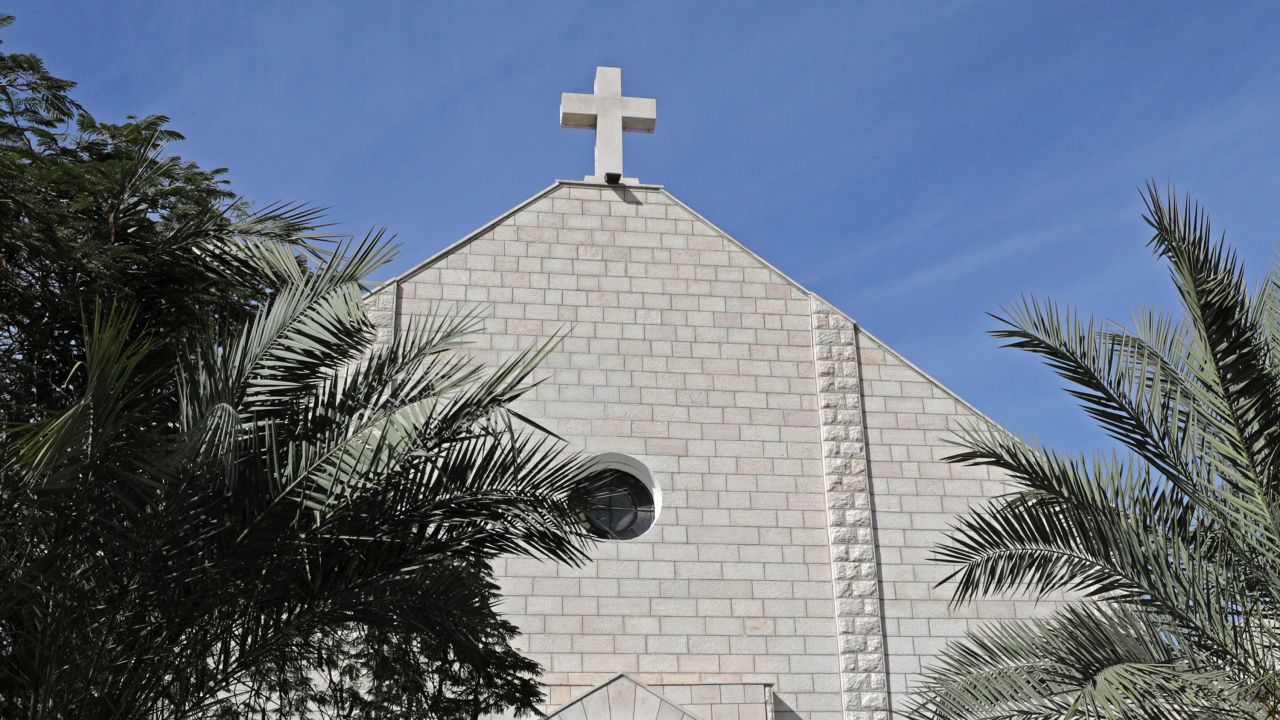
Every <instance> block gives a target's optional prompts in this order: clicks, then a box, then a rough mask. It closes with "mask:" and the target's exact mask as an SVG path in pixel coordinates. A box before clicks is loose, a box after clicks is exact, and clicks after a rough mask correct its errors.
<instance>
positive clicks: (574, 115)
mask: <svg viewBox="0 0 1280 720" xmlns="http://www.w3.org/2000/svg"><path fill="white" fill-rule="evenodd" d="M597 115H598V107H597V105H596V96H595V95H587V94H585V93H562V94H561V95H560V127H567V128H594V127H595V126H596V117H597Z"/></svg>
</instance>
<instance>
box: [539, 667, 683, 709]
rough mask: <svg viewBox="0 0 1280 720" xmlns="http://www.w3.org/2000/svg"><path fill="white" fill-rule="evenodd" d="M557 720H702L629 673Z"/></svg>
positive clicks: (574, 704)
mask: <svg viewBox="0 0 1280 720" xmlns="http://www.w3.org/2000/svg"><path fill="white" fill-rule="evenodd" d="M549 718H556V720H698V717H697V716H696V715H694V714H693V713H691V712H689V711H687V710H685V709H684V708H681V707H680V706H679V705H676V704H675V703H673V702H671V701H670V700H668V699H666V698H664V697H662V696H661V695H659V694H658V693H656V692H654V691H653V690H650V689H649V687H648V686H647V685H645V684H644V683H642V682H640V681H639V680H636V679H635V678H633V677H631V676H630V675H627V674H625V673H623V674H619V675H615V676H614V677H613V678H612V679H610V680H608V681H607V682H604V683H601V684H600V685H597V686H596V687H595V688H593V689H592V690H591V691H590V692H588V693H586V694H585V695H583V696H582V697H579V698H577V699H576V700H574V701H573V702H571V703H569V704H568V705H565V706H564V707H562V708H560V709H559V710H557V711H556V712H554V713H552V714H551V715H550V716H549Z"/></svg>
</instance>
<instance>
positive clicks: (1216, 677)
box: [910, 186, 1280, 720]
mask: <svg viewBox="0 0 1280 720" xmlns="http://www.w3.org/2000/svg"><path fill="white" fill-rule="evenodd" d="M1145 200H1146V204H1147V213H1146V215H1145V219H1146V221H1147V222H1148V223H1149V224H1150V226H1151V227H1152V229H1153V230H1154V235H1153V237H1152V239H1151V247H1152V248H1153V249H1154V251H1155V253H1156V254H1157V255H1158V256H1159V257H1161V258H1163V259H1164V260H1165V261H1166V262H1167V263H1168V265H1169V267H1170V270H1171V273H1172V277H1173V281H1174V284H1175V286H1176V288H1177V291H1178V295H1179V297H1180V298H1181V304H1182V307H1183V313H1182V317H1180V318H1172V317H1165V316H1162V315H1159V314H1156V313H1154V312H1149V313H1145V314H1141V315H1139V316H1138V317H1137V318H1136V320H1135V323H1134V327H1133V328H1131V329H1126V328H1124V327H1121V326H1119V325H1115V324H1111V323H1101V322H1094V321H1091V320H1086V319H1082V318H1081V317H1079V316H1078V315H1077V314H1076V313H1074V312H1072V311H1070V310H1066V309H1063V308H1061V307H1059V306H1057V305H1054V304H1052V303H1043V302H1037V301H1034V300H1032V301H1026V302H1024V303H1023V304H1022V305H1020V306H1018V307H1016V308H1015V309H1013V310H1012V311H1010V312H1008V313H1007V314H1006V316H1005V317H1004V318H1002V321H1003V325H1004V327H1002V328H1001V329H999V330H998V331H996V333H995V334H996V335H997V336H998V337H1000V338H1003V339H1006V340H1008V341H1009V345H1010V346H1012V347H1015V348H1019V349H1022V350H1026V351H1029V352H1031V353H1034V354H1036V355H1038V356H1040V357H1041V358H1043V360H1044V361H1045V362H1046V363H1047V364H1048V365H1049V367H1051V368H1052V369H1053V370H1054V371H1055V372H1056V373H1057V374H1058V375H1060V376H1061V377H1063V378H1064V379H1066V380H1067V381H1068V382H1069V383H1071V385H1072V387H1071V389H1070V390H1069V392H1070V393H1071V394H1072V395H1073V396H1074V397H1075V398H1077V399H1078V400H1079V401H1080V402H1081V404H1082V406H1083V407H1084V409H1085V410H1086V411H1087V412H1088V414H1089V415H1090V416H1092V418H1093V419H1094V420H1096V421H1097V422H1098V424H1099V425H1100V426H1101V427H1102V428H1103V429H1105V430H1106V432H1107V433H1109V434H1110V436H1111V437H1112V438H1114V439H1115V440H1116V441H1117V442H1118V443H1119V445H1121V446H1122V448H1123V452H1117V453H1115V454H1111V455H1106V454H1099V455H1095V456H1092V457H1084V456H1081V455H1076V454H1068V453H1061V452H1057V451H1054V450H1049V449H1045V448H1043V447H1039V446H1037V445H1035V444H1033V443H1031V442H1027V441H1023V440H1019V439H1016V438H1013V437H1010V436H1008V435H1006V434H1002V433H998V432H991V431H982V430H974V431H972V432H970V433H969V434H968V435H967V436H966V437H964V438H963V440H962V443H961V444H962V445H963V446H964V448H963V450H962V451H961V452H959V453H958V454H956V455H955V456H954V457H952V458H951V460H952V461H953V462H958V463H966V464H973V465H985V466H990V467H994V468H998V469H999V470H1002V471H1004V473H1005V474H1007V476H1008V477H1009V479H1010V482H1011V484H1012V485H1013V489H1012V492H1011V493H1010V494H1009V495H1007V496H1005V497H1003V498H1001V499H1000V500H998V501H997V502H995V503H994V504H992V505H991V506H989V507H986V508H984V509H981V510H978V511H974V512H972V513H970V514H969V515H967V516H965V517H963V518H962V519H960V521H959V522H958V524H957V525H956V527H955V529H954V531H953V532H952V533H951V535H950V537H949V538H948V539H947V540H946V541H945V542H944V544H943V545H941V546H940V547H939V559H940V560H941V561H942V562H945V563H949V564H950V565H952V566H953V567H954V572H953V573H952V574H951V576H950V577H949V578H948V581H949V582H953V583H954V588H955V590H954V600H955V602H956V603H965V602H969V601H971V600H973V599H974V598H976V597H977V596H979V595H983V594H989V593H1007V592H1013V591H1022V592H1028V593H1031V594H1034V595H1036V596H1041V597H1043V596H1046V595H1050V594H1052V593H1057V592H1065V593H1068V594H1069V595H1072V596H1074V597H1077V598H1079V601H1078V602H1073V603H1071V604H1070V605H1067V606H1065V607H1063V608H1062V609H1061V610H1059V611H1058V612H1057V613H1056V614H1055V615H1053V616H1052V617H1050V618H1048V619H1045V620H1041V621H1027V622H1015V623H1008V624H1003V625H997V626H994V627H990V628H988V629H986V630H979V631H977V632H975V633H973V634H971V635H970V637H969V638H967V639H966V640H964V641H961V642H958V643H955V644H953V645H952V646H951V647H949V648H948V649H947V651H946V652H945V653H944V655H943V657H942V659H941V661H940V662H939V663H938V664H937V665H935V666H934V667H933V668H931V669H929V670H928V671H927V672H926V674H925V677H924V680H923V681H922V683H921V684H920V685H919V687H918V688H917V691H916V693H915V695H914V696H913V698H912V702H911V712H910V715H911V716H912V717H914V718H931V719H941V718H955V719H960V718H965V719H974V720H976V719H979V718H983V719H995V718H1011V719H1012V718H1028V719H1029V718H1046V719H1047V718H1080V719H1082V720H1083V719H1085V718H1152V719H1155V718H1262V717H1280V713H1278V710H1277V708H1278V707H1280V706H1278V705H1277V703H1278V702H1280V678H1278V677H1277V670H1278V669H1280V665H1278V664H1277V661H1278V660H1280V656H1278V655H1277V650H1278V649H1280V646H1278V643H1280V627H1278V625H1277V621H1280V609H1278V608H1277V598H1278V597H1280V464H1278V463H1277V459H1280V274H1278V273H1280V270H1277V271H1273V274H1272V275H1271V276H1270V277H1268V278H1267V279H1266V282H1265V284H1264V285H1263V286H1262V287H1261V288H1258V289H1257V290H1256V291H1251V290H1250V288H1249V287H1248V284H1247V282H1246V279H1245V277H1244V274H1243V272H1242V269H1241V266H1240V263H1239V262H1238V260H1237V258H1236V256H1235V255H1234V254H1233V252H1232V251H1231V250H1230V249H1229V247H1227V246H1226V244H1225V241H1224V240H1223V239H1221V238H1215V237H1214V236H1213V234H1212V232H1211V229H1210V225H1209V220H1208V217H1207V215H1206V214H1205V213H1204V211H1203V210H1201V209H1200V208H1199V207H1198V206H1196V205H1193V204H1191V203H1190V201H1188V202H1186V203H1184V204H1183V205H1181V206H1179V204H1178V203H1177V201H1176V198H1175V197H1174V196H1173V194H1172V193H1169V194H1168V195H1167V196H1165V197H1164V198H1162V197H1161V195H1160V194H1159V192H1158V191H1157V189H1156V188H1155V187H1154V186H1148V188H1147V192H1146V194H1145Z"/></svg>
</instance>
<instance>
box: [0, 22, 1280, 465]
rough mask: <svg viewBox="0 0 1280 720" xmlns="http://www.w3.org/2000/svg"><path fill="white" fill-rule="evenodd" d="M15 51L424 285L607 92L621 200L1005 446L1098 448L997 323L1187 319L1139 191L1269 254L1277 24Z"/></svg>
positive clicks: (494, 36) (905, 25) (596, 26)
mask: <svg viewBox="0 0 1280 720" xmlns="http://www.w3.org/2000/svg"><path fill="white" fill-rule="evenodd" d="M10 12H13V13H14V14H16V15H17V17H18V20H17V23H16V24H15V25H14V26H13V27H12V28H11V29H10V30H9V31H7V32H6V34H5V36H4V39H5V41H6V45H5V47H6V48H7V49H9V50H11V51H33V52H36V53H38V54H40V55H42V56H44V57H45V59H46V61H47V62H48V64H49V66H50V67H51V69H52V70H53V71H54V72H55V73H57V74H59V75H61V76H63V77H66V78H69V79H72V80H76V81H78V82H79V83H80V86H79V88H78V90H77V93H76V96H77V98H78V99H79V100H80V101H81V102H82V103H84V104H85V105H86V106H87V107H88V108H89V109H90V110H91V111H92V112H93V113H94V114H95V115H97V116H98V117H99V118H100V119H104V120H117V119H120V118H122V117H123V116H124V115H126V114H134V115H145V114H150V113H160V114H165V115H168V116H170V117H171V118H172V119H173V127H174V128H175V129H177V130H179V131H180V132H182V133H184V134H185V135H186V136H187V137H188V140H187V141H185V142H183V143H180V144H179V145H177V146H175V147H174V151H175V152H177V153H179V154H181V155H183V156H185V157H189V158H192V159H195V160H197V161H198V162H200V163H201V164H202V165H205V166H211V167H213V166H217V167H226V168H229V169H230V175H229V177H230V179H231V180H232V182H233V187H234V188H235V189H236V190H237V191H239V192H241V193H243V194H244V195H246V196H247V197H249V198H251V199H253V200H255V201H257V202H260V203H266V202H269V201H274V200H305V201H309V202H311V203H314V204H317V205H322V206H328V207H330V208H331V212H330V215H331V218H332V219H333V220H334V221H336V222H338V223H339V226H340V227H341V228H343V229H345V230H349V231H363V230H364V229H366V228H368V227H372V226H386V227H387V228H389V229H390V230H391V231H393V232H395V233H397V234H398V237H399V240H400V242H401V243H402V244H403V252H402V254H401V256H400V258H399V260H398V262H397V263H396V264H395V266H393V267H392V268H390V269H389V271H388V273H387V274H390V273H391V272H394V271H397V270H400V269H404V268H406V267H408V266H410V265H412V264H414V263H416V262H417V261H419V260H421V259H423V258H425V257H426V256H428V255H430V254H431V253H433V252H434V251H436V250H438V249H439V248H441V247H443V246H445V245H447V244H448V243H450V242H452V241H453V240H455V239H457V238H458V237H460V236H462V235H465V234H466V233H467V232H469V231H470V230H471V229H473V228H475V227H476V226H479V225H480V224H482V223H484V222H486V221H488V220H489V219H491V218H492V217H494V216H496V215H498V214H500V213H501V212H503V211H505V210H506V209H508V208H509V207H511V206H512V205H514V204H516V203H517V202H519V201H521V200H523V199H524V198H526V197H528V196H529V195H532V194H533V193H535V192H536V191H538V190H540V189H541V188H543V187H545V186H546V185H548V184H549V183H550V182H551V181H552V180H554V179H556V178H579V177H581V176H583V175H585V174H588V173H589V172H590V171H591V163H592V159H591V158H592V142H591V134H590V133H589V132H584V131H580V130H563V129H560V128H559V126H558V122H557V116H556V111H557V107H558V103H559V97H560V93H561V92H562V91H574V92H590V89H591V82H592V76H593V73H594V68H595V66H596V65H616V66H620V67H622V68H623V91H624V93H625V94H628V95H637V96H646V97H656V98H657V99H658V110H659V112H658V115H659V120H658V127H657V132H656V134H654V135H652V136H638V135H628V137H627V141H626V160H627V165H626V168H627V174H628V175H634V176H637V177H639V178H640V179H641V180H643V181H646V182H655V183H662V184H665V185H666V186H667V187H668V189H670V190H671V191H672V192H673V193H674V194H675V195H676V196H678V197H680V198H681V199H683V200H684V201H686V202H688V203H689V204H690V205H692V206H693V207H694V208H695V209H697V210H698V211H699V212H701V213H702V214H703V215H705V216H707V217H708V218H709V219H711V220H712V222H715V223H716V224H718V225H719V226H720V227H722V228H723V229H725V230H726V231H727V232H729V233H730V234H732V235H734V236H735V237H736V238H737V239H739V240H740V241H742V242H743V243H745V244H747V245H748V246H749V247H751V248H752V249H754V250H755V251H757V252H758V253H760V254H761V255H763V256H764V257H765V258H766V259H768V260H770V261H771V262H772V263H774V264H775V265H776V266H778V267H779V268H781V269H782V270H783V271H785V272H787V273H788V274H790V275H791V276H792V277H794V278H795V279H797V280H798V281H799V282H801V283H802V284H804V285H806V286H807V287H809V288H811V289H813V290H815V291H816V292H818V293H819V294H821V295H823V296H825V297H826V298H828V299H830V300H831V301H833V302H835V303H836V304H837V305H839V306H840V307H842V308H843V309H845V310H846V311H848V312H849V313H850V314H851V315H852V316H853V317H854V318H855V319H857V320H858V321H859V322H861V323H862V324H863V325H864V326H865V327H866V328H868V329H869V330H870V331H871V332H872V333H874V334H876V335H878V336H879V337H881V338H882V339H884V340H885V341H887V342H888V343H889V344H891V345H892V346H893V347H895V348H897V349H898V350H900V351H901V352H903V353H904V354H905V355H906V356H907V357H908V358H910V359H911V360H912V361H914V362H915V363H917V364H918V365H920V366H921V367H923V368H924V369H925V370H927V371H928V372H930V373H932V374H933V375H934V376H936V377H938V378H939V379H941V380H942V381H943V382H944V383H946V384H947V385H949V386H950V387H951V388H953V389H954V390H956V391H957V392H959V393H960V394H961V395H962V396H964V397H965V398H967V399H969V400H970V401H972V402H973V403H975V404H976V405H978V406H979V407H980V408H982V409H983V410H985V411H986V412H987V413H988V414H990V415H991V416H993V417H995V418H996V419H997V420H999V421H1001V422H1003V423H1005V424H1006V425H1007V426H1009V427H1010V428H1012V429H1014V430H1017V431H1019V432H1022V433H1026V434H1033V435H1036V436H1038V437H1040V438H1042V439H1044V440H1046V441H1048V442H1051V443H1053V444H1055V445H1060V446H1064V447H1091V446H1097V445H1101V444H1103V442H1104V441H1103V440H1102V438H1101V436H1100V435H1099V434H1098V433H1097V432H1096V431H1094V430H1093V429H1092V428H1091V426H1090V425H1089V422H1088V421H1087V419H1085V418H1084V417H1083V416H1082V414H1081V413H1080V412H1079V411H1078V410H1076V409H1075V408H1074V406H1073V404H1072V402H1071V401H1070V400H1069V399H1068V398H1066V397H1065V396H1064V395H1063V394H1062V393H1061V392H1060V391H1058V390H1057V388H1058V387H1059V386H1060V385H1061V383H1060V382H1059V381H1057V379H1056V378H1054V377H1052V376H1051V375H1050V374H1049V373H1048V372H1047V371H1046V370H1044V369H1043V368H1041V367H1040V366H1038V365H1037V364H1036V363H1035V361H1034V360H1033V359H1032V358H1030V357H1029V356H1024V355H1021V354H1019V353H1017V352H1015V351H1012V350H1001V349H999V348H998V346H997V343H996V341H995V340H993V339H991V338H990V337H988V336H987V335H986V334H985V333H986V331H987V330H989V329H991V328H992V327H993V325H994V324H993V322H992V321H991V320H990V318H988V317H987V316H986V315H985V313H987V312H988V311H995V310H998V308H999V307H1000V306H1001V304H1003V303H1007V302H1009V301H1012V300H1015V299H1017V298H1018V297H1019V295H1021V294H1023V293H1030V294H1035V295H1039V296H1048V297H1052V298H1055V299H1058V300H1061V301H1064V302H1068V303H1070V304H1074V305H1076V306H1078V307H1080V308H1081V309H1083V310H1087V311H1090V312H1095V313H1097V314H1100V315H1106V316H1110V317H1113V318H1117V319H1122V320H1125V319H1127V318H1128V316H1129V313H1130V312H1131V311H1132V310H1134V309H1139V308H1143V307H1147V306H1152V305H1154V306H1156V307H1160V308H1170V307H1172V300H1173V296H1172V293H1171V291H1170V289H1169V284H1168V281H1167V273H1166V271H1165V269H1164V268H1163V267H1161V266H1160V265H1159V264H1158V263H1157V262H1156V261H1154V260H1153V259H1152V258H1151V256H1150V253H1149V251H1148V250H1147V249H1146V240H1147V238H1148V233H1147V230H1146V228H1145V226H1144V225H1143V224H1142V222H1141V220H1140V218H1139V213H1140V209H1141V205H1140V201H1139V198H1138V193H1137V188H1138V187H1139V186H1140V185H1141V184H1142V183H1143V182H1144V181H1145V180H1146V179H1147V178H1154V179H1156V180H1157V181H1158V182H1160V183H1162V184H1163V183H1167V182H1172V183H1175V184H1176V185H1177V187H1178V188H1179V189H1180V190H1185V191H1189V192H1191V193H1192V194H1193V195H1195V196H1196V197H1197V198H1199V199H1200V200H1201V201H1202V202H1203V203H1205V204H1206V205H1207V206H1208V207H1209V209H1210V211H1211V212H1212V214H1213V217H1214V221H1215V224H1216V225H1217V226H1218V227H1219V228H1223V229H1226V230H1227V231H1228V238H1229V239H1231V240H1232V241H1233V242H1234V243H1236V245H1237V246H1238V247H1239V249H1240V251H1241V254H1242V255H1243V256H1244V257H1245V259H1246V261H1247V263H1248V264H1249V265H1250V267H1251V269H1252V271H1253V273H1254V274H1255V275H1260V274H1261V273H1262V272H1263V270H1264V269H1265V266H1266V265H1267V264H1268V263H1269V262H1270V261H1271V259H1272V257H1273V255H1274V251H1275V241H1276V235H1277V229H1280V202H1277V199H1278V198H1280V172H1278V171H1280V133H1278V132H1277V130H1276V129H1277V127H1280V82H1278V80H1280V77H1278V75H1280V49H1277V47H1278V46H1277V45H1276V37H1277V30H1280V4H1275V3H1247V2H1238V3H1219V4H1212V3H1181V4H1179V3H1137V2H1133V3H1083V2H1071V3H1029V2H983V3H977V2H973V3H970V2H955V3H942V2H901V3H888V2H885V3H874V4H873V3H856V4H855V3H830V4H828V3H780V2H772V3H746V2H697V3H674V2H673V3H667V2H658V1H657V0H649V1H646V2H629V3H621V2H538V3H532V2H522V3H515V2H511V3H494V2H474V3H461V2H459V3H419V2H389V1H388V2H373V3H355V2H305V3H304V2H268V3H255V2H238V1H237V2H223V3H207V2H206V3H195V2H191V3H179V2H158V1H157V2H113V3H85V2H63V1H60V0H54V1H50V0H45V1H43V2H39V3H36V2H19V3H17V6H16V7H14V8H12V9H11V10H10Z"/></svg>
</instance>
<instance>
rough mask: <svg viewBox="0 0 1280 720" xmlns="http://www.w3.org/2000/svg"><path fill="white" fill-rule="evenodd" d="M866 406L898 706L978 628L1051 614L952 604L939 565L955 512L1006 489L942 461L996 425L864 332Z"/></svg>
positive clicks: (1030, 607) (1011, 606) (1022, 605)
mask: <svg viewBox="0 0 1280 720" xmlns="http://www.w3.org/2000/svg"><path fill="white" fill-rule="evenodd" d="M858 340H859V353H860V355H861V359H862V362H861V368H862V388H863V404H864V408H865V411H866V423H867V429H866V432H867V447H868V456H869V459H870V468H869V469H870V475H871V485H872V494H873V496H874V498H875V506H874V507H875V525H876V534H877V537H878V540H879V553H880V591H881V597H882V599H883V606H884V624H885V635H886V648H885V649H886V656H887V661H888V674H889V689H890V692H891V695H892V699H893V705H894V707H895V708H900V707H901V706H902V703H903V700H904V699H905V697H906V693H907V691H908V690H909V688H910V685H911V683H912V682H914V680H915V678H916V677H917V676H918V674H919V672H920V670H921V669H922V668H923V667H925V666H927V665H928V664H929V663H930V662H931V660H932V659H933V658H935V657H936V656H937V655H938V653H939V652H940V651H941V650H942V649H943V647H945V646H946V644H947V642H948V641H950V640H953V639H956V638H960V637H963V636H964V634H965V633H966V632H967V631H968V630H969V629H970V628H972V627H974V626H976V625H977V624H978V623H981V622H983V621H987V620H1002V619H1009V618H1015V617H1022V618H1026V617H1034V616H1036V615H1042V614H1045V613H1046V612H1048V611H1049V610H1050V609H1052V604H1051V603H1049V604H1040V605H1037V603H1035V602H1034V601H1030V600H1025V599H1022V600H1003V599H984V600H981V601H980V602H977V603H973V604H970V605H965V606H961V607H958V608H952V607H950V600H951V588H950V587H949V586H942V587H937V584H938V582H939V581H941V580H942V579H943V578H944V577H945V576H946V575H947V574H948V573H949V572H950V571H949V569H948V568H947V566H944V565H942V564H939V563H936V562H934V561H932V560H931V558H932V557H933V554H934V548H935V546H936V545H937V544H938V542H940V541H941V540H942V539H943V537H944V534H945V532H946V531H947V529H948V528H949V527H950V526H951V524H952V522H953V521H954V520H955V518H956V516H957V515H960V514H963V513H965V512H967V511H968V510H969V509H970V508H972V507H976V506H978V505H981V504H983V503H985V502H986V501H987V500H988V499H989V498H992V497H995V496H997V495H1000V494H1002V493H1004V492H1006V491H1007V487H1006V486H1005V484H1004V482H1002V480H1001V479H1000V476H999V475H998V474H997V472H996V471H994V470H991V469H989V468H983V467H965V466H962V465H954V464H951V463H948V462H945V461H943V458H944V457H946V456H947V455H950V454H953V453H955V452H956V450H957V449H958V448H957V447H956V446H955V445H954V444H952V443H951V442H949V440H953V439H954V438H955V437H956V431H957V430H961V429H963V428H964V427H967V426H972V425H975V424H989V423H990V422H991V421H990V420H988V419H987V418H986V417H985V416H983V415H981V414H980V413H978V412H977V411H976V410H974V409H973V408H971V407H970V406H969V405H967V404H965V403H964V402H963V401H961V400H959V399H958V398H956V397H955V396H954V395H952V394H951V393H950V392H949V391H947V390H946V388H944V387H942V386H941V385H939V384H938V383H937V381H935V380H933V379H932V378H930V377H929V376H927V375H925V374H924V373H923V372H921V371H920V370H919V369H917V368H915V367H914V366H912V365H911V364H909V363H907V362H906V361H905V360H903V359H902V358H901V357H900V356H898V355H897V354H896V353H894V352H893V351H892V350H889V349H888V348H886V347H885V346H884V344H882V343H881V342H880V341H879V340H877V339H876V338H874V337H872V336H870V335H869V334H867V333H865V332H860V333H859V337H858Z"/></svg>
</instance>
